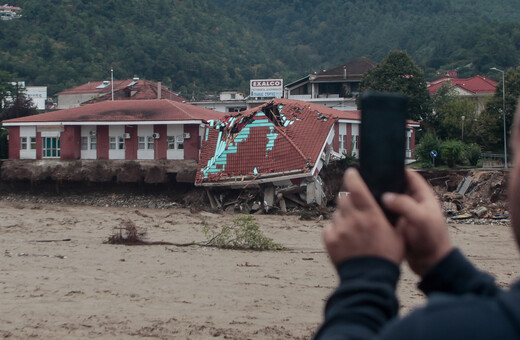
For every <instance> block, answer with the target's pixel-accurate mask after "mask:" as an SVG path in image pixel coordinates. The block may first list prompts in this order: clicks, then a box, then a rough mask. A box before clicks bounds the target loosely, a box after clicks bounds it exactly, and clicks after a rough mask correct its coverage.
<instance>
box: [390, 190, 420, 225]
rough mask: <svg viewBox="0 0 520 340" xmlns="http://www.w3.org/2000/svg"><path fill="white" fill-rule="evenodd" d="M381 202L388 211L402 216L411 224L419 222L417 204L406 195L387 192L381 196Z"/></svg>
mask: <svg viewBox="0 0 520 340" xmlns="http://www.w3.org/2000/svg"><path fill="white" fill-rule="evenodd" d="M381 201H382V202H383V205H384V206H385V207H386V208H387V209H388V210H390V211H392V212H394V213H396V214H397V215H399V216H403V217H404V218H406V219H407V220H409V221H410V222H412V223H413V222H415V221H418V220H420V219H419V218H420V215H419V214H420V211H421V209H420V207H419V203H418V202H417V201H416V200H415V199H413V198H412V197H410V196H408V195H401V194H395V193H391V192H387V193H384V194H383V196H382V197H381Z"/></svg>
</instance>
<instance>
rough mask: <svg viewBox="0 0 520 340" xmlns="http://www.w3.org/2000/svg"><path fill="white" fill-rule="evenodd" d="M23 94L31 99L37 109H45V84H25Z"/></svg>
mask: <svg viewBox="0 0 520 340" xmlns="http://www.w3.org/2000/svg"><path fill="white" fill-rule="evenodd" d="M25 95H26V96H27V98H30V99H32V102H33V104H34V106H36V108H37V109H38V110H45V100H46V99H47V86H27V87H26V88H25Z"/></svg>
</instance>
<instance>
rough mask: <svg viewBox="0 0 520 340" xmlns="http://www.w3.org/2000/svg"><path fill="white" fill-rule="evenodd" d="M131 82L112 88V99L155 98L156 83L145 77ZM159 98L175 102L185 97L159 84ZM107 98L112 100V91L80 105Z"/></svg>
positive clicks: (181, 100)
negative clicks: (116, 88) (121, 86)
mask: <svg viewBox="0 0 520 340" xmlns="http://www.w3.org/2000/svg"><path fill="white" fill-rule="evenodd" d="M132 83H134V82H132ZM132 83H130V85H128V86H125V87H123V88H119V89H118V90H114V100H142V99H157V96H158V94H157V93H158V83H156V82H153V81H150V80H145V79H140V80H138V81H137V82H135V84H132ZM109 88H110V87H109ZM161 99H169V100H173V101H176V102H185V101H186V99H184V98H182V97H180V96H178V95H177V93H175V92H173V91H172V90H170V89H168V88H167V87H166V86H164V85H161ZM107 100H112V93H111V92H110V91H109V92H108V93H105V94H103V95H101V96H99V97H96V98H93V99H91V100H88V101H86V102H84V103H81V105H88V104H93V103H99V102H102V101H107Z"/></svg>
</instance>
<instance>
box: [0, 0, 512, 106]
mask: <svg viewBox="0 0 520 340" xmlns="http://www.w3.org/2000/svg"><path fill="white" fill-rule="evenodd" d="M10 5H16V6H20V7H22V14H23V17H22V18H21V19H18V20H12V21H1V22H0V65H1V66H0V70H1V71H8V72H11V73H16V74H17V76H18V77H19V78H20V79H24V80H26V81H27V82H28V83H30V84H34V85H47V86H49V94H53V93H55V92H57V91H59V90H63V89H65V88H68V87H71V86H74V85H78V84H81V83H84V82H87V81H89V80H102V79H108V78H109V76H110V67H111V66H112V67H114V74H115V77H116V78H118V79H123V78H128V77H132V76H133V75H134V74H135V75H137V76H139V77H144V78H147V79H151V80H162V81H163V82H164V83H165V84H166V85H169V86H171V87H172V88H173V89H174V90H178V91H181V92H182V95H183V96H185V97H191V95H192V94H195V95H196V96H200V95H201V93H203V92H205V91H218V90H224V89H232V88H233V89H242V90H246V89H247V88H248V81H249V79H251V78H263V77H282V78H284V79H285V81H286V82H288V81H292V80H295V79H297V78H299V77H302V76H304V75H305V74H307V73H308V72H311V71H315V70H319V69H323V68H329V67H331V66H335V65H338V64H341V63H344V62H347V61H349V60H352V59H354V58H357V57H360V56H366V57H368V58H371V59H373V60H374V61H380V60H381V59H382V58H383V57H384V56H386V55H387V54H388V52H389V51H391V50H395V49H400V50H407V51H408V53H409V54H410V55H411V56H412V57H413V59H414V60H415V62H416V63H417V64H418V65H419V66H420V67H422V68H423V69H424V70H425V71H426V76H427V77H428V76H430V77H432V76H433V75H434V71H435V70H437V69H454V68H460V69H459V71H460V72H461V73H462V75H473V74H476V73H480V74H485V75H490V76H493V77H495V78H496V76H497V74H496V73H495V74H493V73H489V68H490V67H494V66H496V67H499V68H503V69H504V68H507V67H511V66H517V65H519V64H520V17H518V13H520V2H518V1H513V0H508V1H504V0H503V1H495V2H491V1H485V0H472V1H464V0H432V1H422V0H410V1H400V0H328V1H307V0H292V1H288V0H285V1H282V0H273V1H260V0H192V1H181V0H147V1H142V0H126V1H123V0H57V1H52V2H47V1H37V0H13V2H11V3H10Z"/></svg>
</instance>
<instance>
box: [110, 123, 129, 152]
mask: <svg viewBox="0 0 520 340" xmlns="http://www.w3.org/2000/svg"><path fill="white" fill-rule="evenodd" d="M124 134H125V126H124V125H110V126H109V127H108V143H109V144H108V145H109V149H108V159H125V149H118V147H119V137H123V135H124ZM110 137H115V139H116V149H110ZM125 142H126V141H125Z"/></svg>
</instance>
